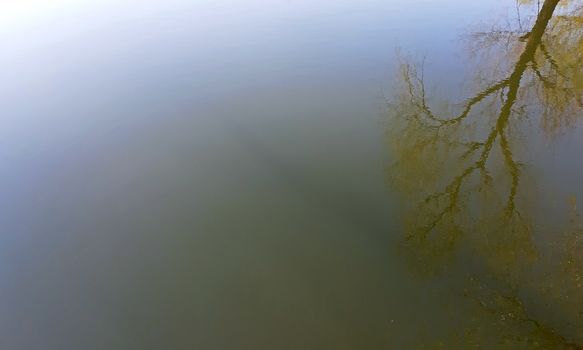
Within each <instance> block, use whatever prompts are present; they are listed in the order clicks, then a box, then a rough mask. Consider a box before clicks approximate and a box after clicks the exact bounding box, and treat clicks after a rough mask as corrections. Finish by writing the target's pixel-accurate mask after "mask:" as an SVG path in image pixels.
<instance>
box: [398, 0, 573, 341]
mask: <svg viewBox="0 0 583 350" xmlns="http://www.w3.org/2000/svg"><path fill="white" fill-rule="evenodd" d="M516 8H517V13H518V15H517V18H516V20H515V21H514V23H513V24H508V25H507V27H505V28H494V29H492V30H491V31H488V32H475V33H473V34H472V35H470V36H469V38H468V42H469V44H468V48H469V49H470V52H471V54H472V57H473V58H474V63H475V65H474V69H475V72H474V73H473V74H474V76H473V79H472V84H476V85H477V86H476V87H474V88H473V90H474V91H477V92H476V93H474V94H473V96H471V97H470V98H468V99H467V100H465V102H464V103H462V104H461V105H459V104H454V103H451V102H449V101H448V99H445V100H439V99H438V98H437V97H436V96H431V94H430V93H429V92H428V91H429V89H428V88H427V84H426V82H425V79H424V65H423V63H420V64H416V63H412V62H411V60H408V59H406V58H401V65H400V71H399V73H400V77H399V79H398V80H399V85H398V86H397V88H395V92H394V94H393V95H392V96H391V99H390V106H389V107H390V108H389V109H390V119H389V120H390V122H389V123H390V124H389V127H388V130H389V131H388V133H389V135H388V136H389V137H388V139H389V147H390V150H391V153H392V156H393V159H394V160H395V163H394V164H393V166H392V167H391V169H390V175H389V177H390V181H391V184H392V186H393V187H394V188H396V189H397V190H398V193H399V194H400V195H401V196H402V203H403V208H404V211H405V215H404V217H405V220H404V221H405V222H404V225H405V232H406V240H405V241H406V245H405V246H406V251H407V253H408V255H407V256H408V257H409V258H411V261H412V262H413V264H412V266H414V267H415V268H416V269H417V271H420V272H422V273H425V274H429V275H431V276H438V275H439V273H440V272H447V274H448V278H450V279H452V277H451V276H452V274H459V276H461V277H459V280H464V281H465V282H463V287H462V288H461V290H462V294H463V295H464V296H465V297H466V298H467V299H469V300H472V301H473V302H474V304H475V306H476V311H475V317H474V318H473V319H472V320H471V322H467V323H466V324H464V325H463V327H464V328H465V329H464V330H462V331H460V332H459V334H456V335H454V336H452V337H451V339H449V340H446V343H445V345H448V344H449V345H452V344H457V345H460V346H468V345H471V344H474V345H475V344H482V345H483V344H487V341H492V339H496V341H495V343H494V344H492V345H497V346H502V345H504V346H509V347H514V346H528V347H531V346H542V347H545V348H547V347H567V348H579V347H580V346H581V345H582V344H583V288H582V286H583V225H582V224H581V221H580V220H579V216H578V213H577V206H576V198H575V197H573V198H570V199H569V200H568V203H569V205H568V206H566V207H567V208H568V209H566V210H568V211H569V214H568V215H564V216H565V218H566V219H564V220H563V221H564V222H562V223H561V224H560V227H561V230H560V234H558V233H557V232H556V231H552V232H551V231H547V230H545V229H543V227H544V225H540V224H539V221H541V219H542V220H548V221H554V220H555V219H556V218H555V217H554V216H553V217H552V218H551V217H545V216H544V215H542V216H541V214H544V213H540V208H539V207H541V206H540V205H539V203H540V202H541V201H543V200H544V199H543V198H538V197H537V198H535V193H536V192H535V191H533V186H532V183H533V179H532V176H528V175H529V174H531V173H529V169H530V168H529V167H528V166H527V164H526V160H527V159H533V155H532V154H529V153H528V150H529V149H531V148H532V146H533V145H536V144H537V142H538V143H540V137H541V136H543V135H548V136H550V137H551V138H555V137H557V136H559V135H561V134H562V133H563V132H564V131H565V130H567V129H568V128H570V127H573V126H575V125H576V122H577V119H580V118H581V117H582V116H583V112H582V111H583V70H582V69H581V67H582V64H583V2H581V1H559V0H545V1H544V2H543V3H541V2H537V1H519V2H518V3H517V7H516ZM529 11H530V12H531V13H532V15H531V16H528V15H526V16H525V14H526V13H528V12H529ZM507 22H508V23H511V22H510V21H507ZM528 28H530V30H528ZM535 124H536V125H540V127H538V126H537V127H534V128H533V127H532V125H535ZM540 130H542V131H543V133H540V132H538V131H540ZM551 215H552V214H551V213H547V216H551ZM462 262H463V263H462ZM440 341H443V339H441V340H440Z"/></svg>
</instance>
